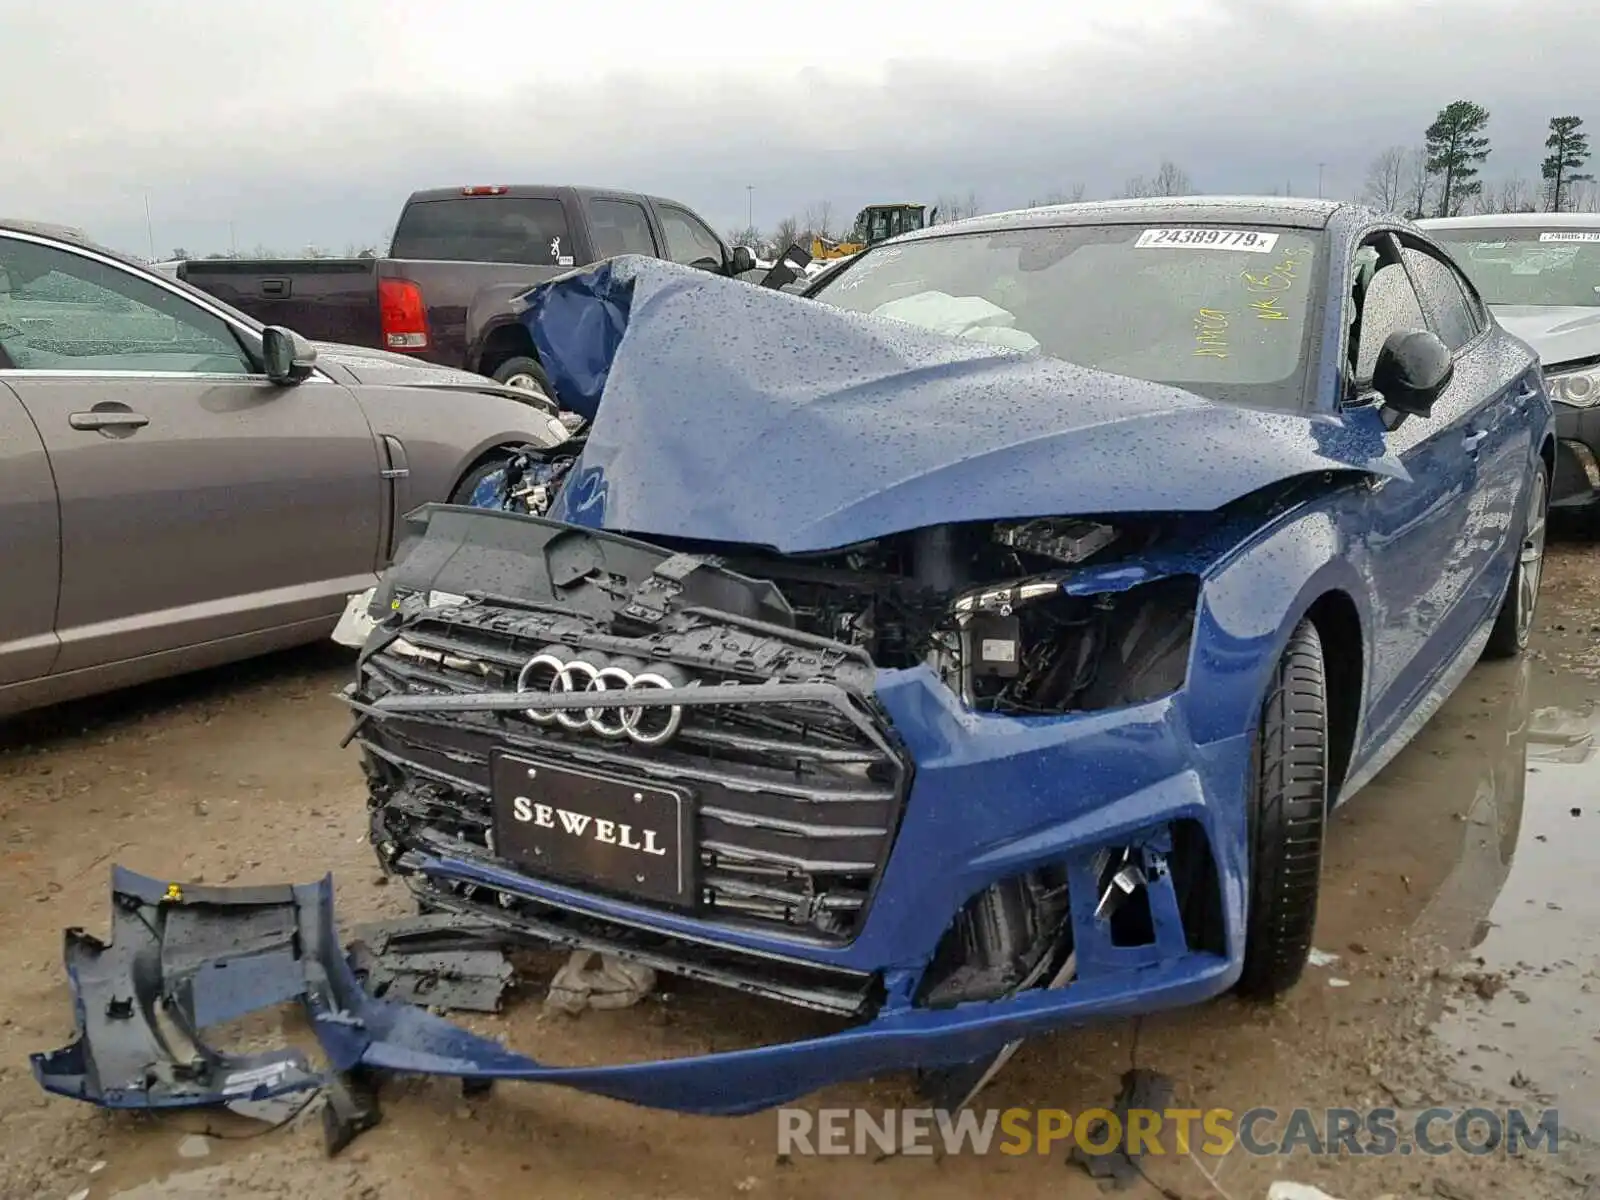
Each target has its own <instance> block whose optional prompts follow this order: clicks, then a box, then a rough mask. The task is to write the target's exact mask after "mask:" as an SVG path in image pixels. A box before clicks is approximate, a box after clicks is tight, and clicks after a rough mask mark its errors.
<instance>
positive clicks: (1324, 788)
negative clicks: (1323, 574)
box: [1238, 621, 1330, 999]
mask: <svg viewBox="0 0 1600 1200" xmlns="http://www.w3.org/2000/svg"><path fill="white" fill-rule="evenodd" d="M1328 740H1329V739H1328V694H1327V674H1326V671H1325V669H1324V664H1323V657H1322V639H1321V638H1320V637H1319V636H1318V635H1317V627H1316V626H1315V625H1313V624H1312V623H1311V622H1310V621H1301V622H1300V624H1299V625H1298V626H1297V627H1296V629H1295V631H1294V634H1293V636H1292V637H1290V639H1289V645H1288V646H1287V648H1285V650H1284V652H1283V657H1282V658H1281V659H1280V660H1279V662H1278V666H1277V668H1276V670H1275V671H1274V672H1273V677H1272V684H1271V686H1270V687H1269V688H1268V689H1267V698H1266V702H1265V703H1264V704H1262V706H1261V728H1260V732H1259V733H1258V734H1257V740H1256V748H1255V754H1254V756H1253V757H1254V760H1255V781H1254V782H1255V787H1254V791H1253V794H1252V795H1251V797H1250V807H1249V830H1250V897H1249V904H1250V908H1249V916H1248V919H1247V921H1246V926H1245V947H1244V973H1243V974H1242V975H1241V976H1240V977H1239V983H1238V989H1239V991H1240V992H1241V993H1243V994H1245V995H1248V996H1254V997H1258V998H1261V999H1270V998H1271V997H1273V996H1277V995H1279V994H1281V993H1283V992H1286V991H1288V990H1289V989H1290V988H1291V987H1293V986H1294V985H1295V983H1296V982H1297V981H1298V980H1299V978H1300V974H1301V972H1302V971H1304V970H1305V965H1306V959H1307V957H1308V956H1309V955H1310V953H1311V934H1312V930H1313V928H1314V927H1315V925H1316V923H1317V896H1318V893H1319V891H1320V890H1321V884H1322V844H1323V837H1324V834H1325V831H1326V828H1327V815H1328V808H1329V800H1330V796H1329V794H1328V790H1329V780H1328Z"/></svg>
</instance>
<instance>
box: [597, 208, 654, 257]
mask: <svg viewBox="0 0 1600 1200" xmlns="http://www.w3.org/2000/svg"><path fill="white" fill-rule="evenodd" d="M589 224H590V226H591V227H592V229H593V232H594V252H595V255H596V257H598V258H610V257H612V256H613V255H616V254H648V255H650V256H651V257H652V258H654V257H655V256H656V254H657V250H656V239H655V236H654V235H653V234H652V233H651V232H650V220H649V218H648V217H646V216H645V213H644V208H643V207H642V206H640V205H638V204H635V203H634V202H633V201H631V200H591V201H589Z"/></svg>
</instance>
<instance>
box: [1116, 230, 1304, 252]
mask: <svg viewBox="0 0 1600 1200" xmlns="http://www.w3.org/2000/svg"><path fill="white" fill-rule="evenodd" d="M1277 244H1278V235H1277V234H1275V233H1261V232H1259V231H1257V230H1254V229H1146V230H1145V231H1144V232H1143V233H1141V234H1140V235H1139V240H1138V241H1136V242H1135V243H1134V244H1133V247H1134V249H1135V250H1151V249H1156V248H1164V247H1168V246H1171V247H1174V248H1176V249H1181V250H1248V251H1250V252H1251V253H1252V254H1270V253H1271V252H1272V248H1273V247H1274V246H1276V245H1277Z"/></svg>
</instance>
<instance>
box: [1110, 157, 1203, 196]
mask: <svg viewBox="0 0 1600 1200" xmlns="http://www.w3.org/2000/svg"><path fill="white" fill-rule="evenodd" d="M1193 191H1194V185H1193V184H1191V183H1190V182H1189V172H1187V171H1185V170H1184V169H1183V168H1182V167H1180V166H1179V165H1178V164H1177V163H1175V162H1173V161H1172V160H1171V159H1170V158H1164V159H1162V160H1161V166H1160V167H1159V168H1157V170H1156V173H1155V175H1154V176H1153V177H1152V178H1149V179H1146V178H1145V177H1144V176H1143V175H1135V176H1134V177H1133V178H1132V179H1130V180H1128V182H1127V183H1126V184H1124V185H1123V188H1122V194H1123V195H1124V196H1126V197H1127V198H1128V199H1130V200H1139V199H1144V198H1146V197H1150V196H1187V195H1190V194H1191V193H1193Z"/></svg>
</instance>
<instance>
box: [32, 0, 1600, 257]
mask: <svg viewBox="0 0 1600 1200" xmlns="http://www.w3.org/2000/svg"><path fill="white" fill-rule="evenodd" d="M957 2H958V0H876V2H875V3H863V2H861V0H852V2H849V3H845V2H842V0H809V2H808V0H798V2H797V3H794V4H774V3H769V2H767V0H743V2H741V3H723V2H720V0H704V2H702V3H700V4H695V5H691V4H679V5H676V6H663V5H659V4H649V3H647V0H585V2H584V3H581V4H574V3H552V2H550V0H453V2H452V0H272V2H271V3H268V4H263V5H254V4H251V5H246V4H242V3H239V2H238V0H230V2H224V0H135V2H133V3H130V2H128V0H0V114H3V116H0V162H4V163H5V165H6V170H5V171H4V173H3V176H0V215H5V216H23V217H32V218H35V219H39V220H54V221H62V222H67V223H71V224H77V225H82V226H84V227H85V228H87V229H88V231H89V232H90V233H91V234H92V235H93V236H95V237H96V238H98V239H99V240H101V241H104V242H108V243H110V244H111V245H114V246H116V247H118V248H120V249H124V250H128V251H132V252H134V253H139V254H144V253H147V252H148V250H149V248H150V247H149V235H148V234H147V229H146V218H145V209H146V197H148V202H149V211H150V225H151V227H152V229H153V234H154V243H155V249H156V251H157V252H158V254H160V255H165V254H166V253H167V252H168V251H169V250H171V249H172V248H174V247H180V246H181V247H184V248H186V249H188V250H189V251H190V252H192V253H204V252H207V251H212V250H226V249H228V248H229V243H230V237H231V238H234V239H236V241H237V244H238V247H239V249H240V250H241V251H246V250H248V249H250V248H252V247H254V246H256V245H258V244H263V245H266V246H269V247H272V248H274V249H277V250H297V249H299V248H300V247H302V246H304V245H305V244H306V243H307V242H315V243H317V244H318V245H320V246H323V247H326V248H331V249H333V250H335V251H339V252H342V251H343V250H344V249H345V247H346V245H347V244H349V243H352V242H356V243H367V242H374V241H377V240H379V239H382V238H384V237H385V236H386V235H387V234H388V232H389V230H390V228H391V226H392V224H393V221H394V218H395V216H396V215H397V213H398V211H399V207H400V204H401V202H402V200H403V199H404V197H405V196H406V194H407V193H408V192H410V191H412V190H414V189H416V188H421V187H432V186H441V185H454V184H464V183H593V184H607V185H611V186H616V187H624V188H630V189H638V190H643V191H653V192H657V193H660V194H664V195H667V196H671V197H674V198H677V199H680V200H683V201H686V202H688V203H689V204H690V205H692V206H693V207H695V208H697V209H699V210H700V211H701V212H702V213H704V214H705V215H706V216H707V217H708V218H709V219H710V220H711V221H712V223H713V224H714V225H716V226H717V227H718V228H719V229H728V228H731V227H736V226H742V225H743V224H744V219H745V210H746V203H747V200H753V206H754V215H755V221H756V224H757V225H759V226H762V227H764V228H770V227H771V226H772V225H773V224H775V223H776V222H777V221H778V220H779V219H780V218H782V217H784V216H785V215H788V214H790V213H799V212H801V211H803V210H804V209H805V208H806V207H807V205H808V204H811V203H813V202H815V201H819V200H824V199H825V200H828V201H831V203H832V206H833V209H834V212H835V214H836V215H837V216H839V217H845V218H848V216H850V215H853V214H854V212H855V210H856V209H857V208H859V207H860V206H861V205H862V204H864V203H867V202H869V201H871V200H874V199H883V200H894V199H915V200H927V201H932V200H933V199H934V198H935V197H937V196H938V195H940V194H946V193H959V194H961V195H965V194H966V193H967V192H968V191H969V190H970V191H972V192H975V193H976V195H977V198H978V199H979V201H980V202H981V203H982V205H983V207H984V208H985V209H991V210H992V209H1000V208H1007V207H1015V206H1017V205H1021V204H1025V203H1026V202H1027V201H1028V200H1029V199H1030V198H1032V197H1036V196H1042V195H1044V194H1045V193H1048V192H1050V191H1052V190H1065V189H1068V188H1070V187H1072V185H1074V184H1078V183H1082V184H1084V185H1085V186H1086V188H1087V192H1088V195H1089V196H1091V197H1093V196H1105V195H1114V194H1116V193H1118V192H1119V191H1120V190H1121V188H1122V185H1123V182H1124V181H1125V180H1126V179H1127V178H1128V177H1129V176H1130V175H1134V174H1139V173H1145V174H1150V173H1153V172H1154V170H1155V168H1156V166H1157V163H1158V162H1159V160H1160V159H1161V158H1162V157H1163V156H1168V157H1171V158H1172V159H1174V160H1175V161H1176V162H1177V163H1178V164H1179V165H1181V166H1182V167H1184V168H1185V169H1186V170H1187V171H1188V173H1189V175H1190V177H1191V179H1192V181H1193V184H1194V186H1195V188H1196V189H1197V190H1201V191H1208V192H1240V191H1243V192H1263V191H1267V190H1270V189H1272V188H1275V187H1276V188H1282V187H1284V186H1285V185H1286V184H1292V185H1293V188H1294V190H1295V191H1296V192H1298V193H1301V194H1305V195H1315V194H1316V190H1317V174H1318V163H1323V164H1325V166H1324V168H1323V186H1324V189H1325V191H1326V193H1327V194H1328V195H1345V196H1350V195H1354V194H1355V193H1356V192H1357V191H1358V190H1359V188H1360V185H1361V178H1362V175H1363V172H1364V169H1365V165H1366V163H1367V161H1368V160H1369V159H1370V158H1371V157H1372V155H1373V154H1374V153H1375V152H1376V151H1378V150H1380V149H1382V148H1383V147H1384V146H1386V145H1390V144H1394V143H1401V142H1404V143H1415V142H1419V141H1420V140H1421V133H1422V130H1423V129H1424V128H1425V127H1426V126H1427V124H1428V123H1429V122H1430V121H1431V120H1432V118H1433V116H1434V114H1435V113H1436V112H1437V110H1438V109H1439V108H1440V107H1442V106H1443V105H1444V104H1446V103H1448V102H1449V101H1451V100H1454V99H1457V98H1462V97H1465V98H1470V99H1473V100H1476V101H1478V102H1479V103H1481V104H1483V105H1485V106H1486V107H1487V108H1488V109H1489V110H1490V111H1491V113H1492V120H1491V122H1490V126H1489V131H1490V134H1491V136H1492V137H1493V139H1494V147H1495V150H1494V154H1493V156H1492V157H1491V158H1490V160H1489V163H1488V165H1487V168H1486V170H1485V177H1486V178H1488V179H1497V178H1502V177H1506V176H1512V175H1521V176H1523V177H1525V178H1528V179H1533V178H1536V177H1537V175H1538V163H1539V158H1540V156H1541V155H1542V153H1543V150H1542V142H1543V139H1544V135H1545V123H1546V121H1547V120H1548V118H1549V117H1551V116H1553V115H1561V114H1566V113H1573V112H1575V113H1577V114H1579V115H1582V116H1587V117H1589V118H1590V119H1591V120H1592V121H1593V122H1595V123H1596V125H1597V127H1600V89H1597V88H1596V86H1595V82H1594V81H1595V74H1594V72H1595V66H1594V45H1595V36H1594V32H1595V28H1596V21H1597V18H1596V16H1595V13H1594V9H1593V0H1540V2H1539V3H1537V4H1534V3H1525V4H1521V5H1515V6H1513V5H1511V4H1508V3H1505V0H1450V3H1448V4H1443V3H1419V2H1418V0H1410V2H1406V0H1326V2H1324V0H1137V2H1130V0H1076V2H1075V3H1072V4H1067V3H1062V2H1061V0H1049V2H1046V0H1012V2H1011V3H1009V4H981V5H979V4H974V5H973V8H972V16H970V17H966V16H962V17H958V16H956V15H955V14H956V13H957V12H958V11H959V10H958V8H957ZM941 12H943V13H948V14H950V15H949V16H948V17H945V18H944V19H939V18H938V17H936V16H930V15H929V14H939V13H941ZM663 14H667V15H663ZM1001 14H1004V15H1003V16H1002V15H1001ZM1535 64H1537V65H1535ZM1586 108H1587V109H1593V110H1594V111H1593V112H1590V111H1586ZM1597 132H1600V128H1597ZM747 187H749V188H752V189H753V191H752V192H749V193H747V191H746V188H747Z"/></svg>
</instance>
